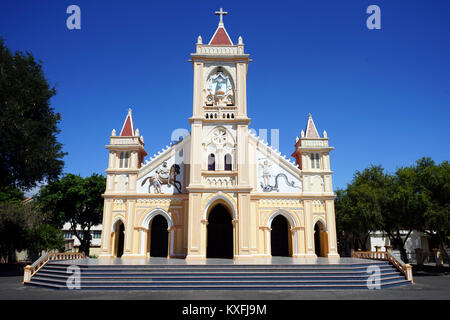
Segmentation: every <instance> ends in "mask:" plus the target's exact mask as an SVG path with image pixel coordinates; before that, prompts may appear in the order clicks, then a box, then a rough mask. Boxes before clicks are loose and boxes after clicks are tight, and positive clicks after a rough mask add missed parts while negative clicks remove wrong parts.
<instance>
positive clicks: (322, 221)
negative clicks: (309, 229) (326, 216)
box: [313, 217, 328, 231]
mask: <svg viewBox="0 0 450 320" xmlns="http://www.w3.org/2000/svg"><path fill="white" fill-rule="evenodd" d="M319 221H320V222H321V223H322V226H323V231H328V227H327V224H326V222H325V220H323V218H322V217H318V218H314V219H313V231H314V227H315V226H316V224H317V222H319Z"/></svg>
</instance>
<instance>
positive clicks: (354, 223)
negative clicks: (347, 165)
mask: <svg viewBox="0 0 450 320" xmlns="http://www.w3.org/2000/svg"><path fill="white" fill-rule="evenodd" d="M390 180H391V177H390V176H389V175H388V174H385V173H384V169H383V168H382V167H381V166H370V167H369V168H366V169H364V170H363V171H357V172H356V173H355V174H354V176H353V179H352V181H351V182H350V183H349V184H348V185H347V188H346V189H345V190H338V191H337V192H336V194H337V198H336V209H335V211H336V227H337V232H338V234H339V237H340V243H346V242H347V241H348V238H351V239H352V243H351V244H350V247H351V248H361V249H363V250H364V249H366V246H367V240H368V239H369V236H370V233H371V232H373V231H376V230H379V228H380V226H381V222H382V211H383V209H384V208H383V203H384V201H385V199H386V197H388V193H387V192H386V186H387V185H388V184H389V181H390ZM344 247H345V246H344ZM347 247H348V246H347Z"/></svg>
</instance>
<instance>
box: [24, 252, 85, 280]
mask: <svg viewBox="0 0 450 320" xmlns="http://www.w3.org/2000/svg"><path fill="white" fill-rule="evenodd" d="M84 258H85V255H84V253H82V252H47V253H45V254H43V255H42V256H41V257H40V258H39V259H37V260H36V261H35V262H34V263H33V264H32V265H28V266H26V267H25V268H24V272H23V283H25V282H29V281H30V280H31V277H32V276H33V275H34V274H35V273H36V272H38V271H39V269H40V268H42V267H43V266H44V265H45V264H46V263H47V262H48V261H50V260H74V259H84Z"/></svg>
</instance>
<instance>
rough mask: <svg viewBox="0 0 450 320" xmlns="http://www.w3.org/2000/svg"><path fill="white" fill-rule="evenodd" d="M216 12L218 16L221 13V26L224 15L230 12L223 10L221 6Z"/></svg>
mask: <svg viewBox="0 0 450 320" xmlns="http://www.w3.org/2000/svg"><path fill="white" fill-rule="evenodd" d="M214 14H215V15H216V16H219V15H220V21H219V26H223V16H226V15H227V14H228V12H226V11H223V9H222V8H220V11H216V12H214Z"/></svg>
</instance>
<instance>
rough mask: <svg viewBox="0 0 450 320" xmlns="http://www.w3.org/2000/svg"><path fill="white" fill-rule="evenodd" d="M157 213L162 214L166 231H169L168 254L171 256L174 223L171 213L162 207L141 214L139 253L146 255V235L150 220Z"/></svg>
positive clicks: (148, 230)
mask: <svg viewBox="0 0 450 320" xmlns="http://www.w3.org/2000/svg"><path fill="white" fill-rule="evenodd" d="M157 215H162V216H163V217H164V218H165V219H166V221H167V231H169V238H170V239H169V256H173V250H174V235H175V228H174V223H173V219H172V217H171V215H170V214H169V213H168V212H167V211H166V210H164V209H161V208H156V209H151V210H150V211H148V212H147V213H145V214H143V218H142V220H141V223H140V224H139V225H140V228H139V231H140V237H141V241H140V242H141V253H140V254H141V255H144V256H145V255H146V253H145V249H146V241H147V237H148V235H149V232H150V229H149V226H150V222H151V221H152V220H153V218H154V217H156V216H157Z"/></svg>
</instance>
